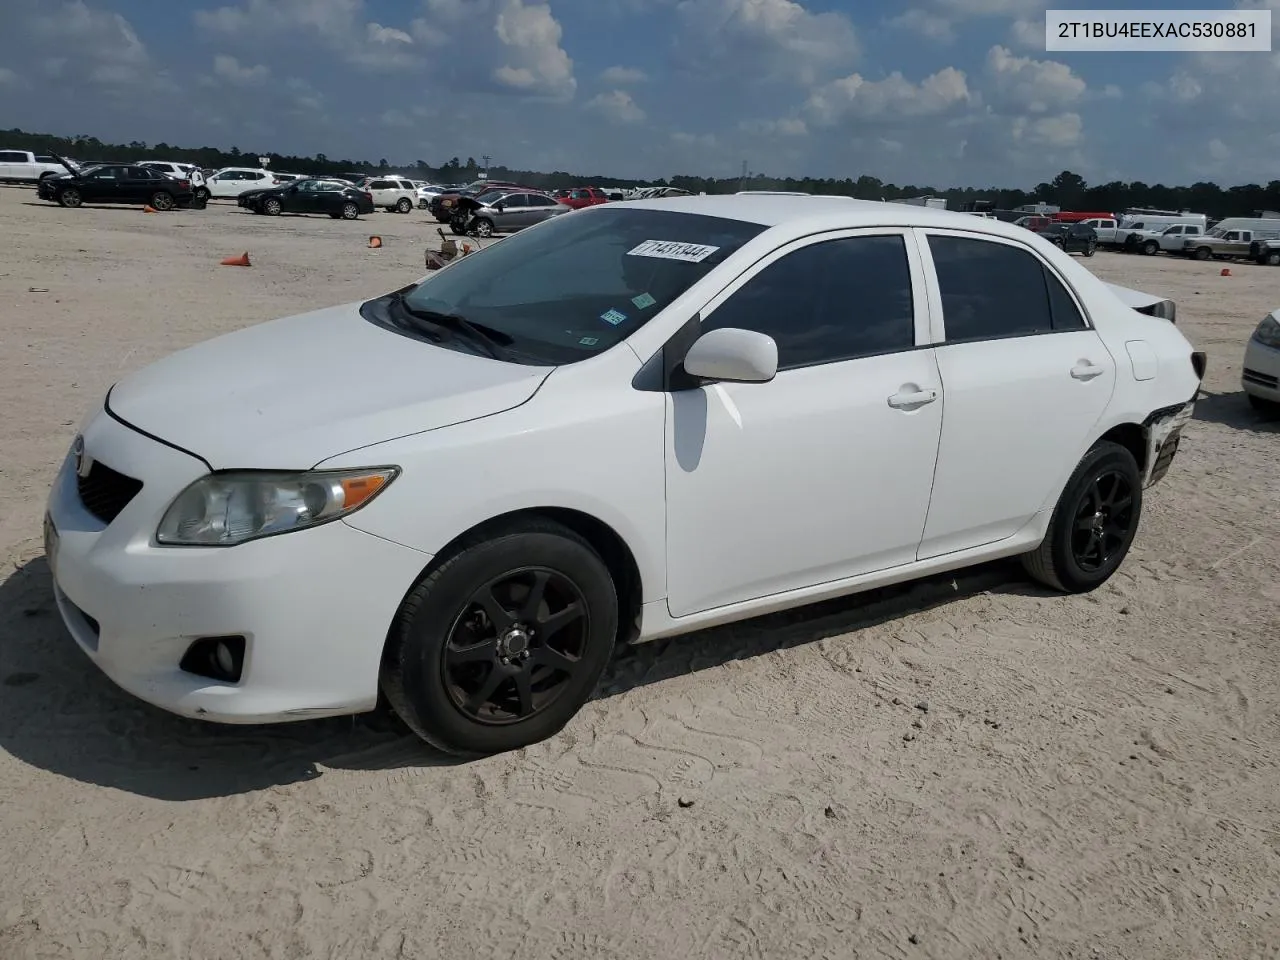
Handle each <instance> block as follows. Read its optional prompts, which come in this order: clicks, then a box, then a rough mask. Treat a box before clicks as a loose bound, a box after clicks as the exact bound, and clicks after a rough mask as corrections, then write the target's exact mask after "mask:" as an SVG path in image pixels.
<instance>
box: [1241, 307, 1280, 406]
mask: <svg viewBox="0 0 1280 960" xmlns="http://www.w3.org/2000/svg"><path fill="white" fill-rule="evenodd" d="M1240 386H1241V387H1243V388H1244V392H1245V396H1247V397H1248V398H1249V402H1250V403H1251V404H1252V405H1253V408H1254V409H1255V410H1257V411H1258V412H1259V413H1261V414H1262V415H1263V416H1265V417H1268V418H1274V417H1280V310H1272V311H1271V312H1270V313H1269V314H1267V315H1266V316H1265V317H1263V318H1262V322H1261V323H1259V324H1258V326H1257V328H1256V329H1255V330H1254V331H1253V336H1251V337H1250V338H1249V344H1248V346H1246V347H1245V348H1244V373H1243V374H1242V375H1241V377H1240Z"/></svg>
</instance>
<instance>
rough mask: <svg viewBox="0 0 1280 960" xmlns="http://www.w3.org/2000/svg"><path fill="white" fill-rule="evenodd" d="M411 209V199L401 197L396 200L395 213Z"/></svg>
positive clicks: (406, 211)
mask: <svg viewBox="0 0 1280 960" xmlns="http://www.w3.org/2000/svg"><path fill="white" fill-rule="evenodd" d="M412 209H413V201H412V200H410V199H409V198H408V197H401V198H400V199H399V200H397V201H396V213H408V212H409V211H410V210H412Z"/></svg>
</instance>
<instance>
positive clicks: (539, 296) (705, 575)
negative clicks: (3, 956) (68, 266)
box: [45, 196, 1205, 754]
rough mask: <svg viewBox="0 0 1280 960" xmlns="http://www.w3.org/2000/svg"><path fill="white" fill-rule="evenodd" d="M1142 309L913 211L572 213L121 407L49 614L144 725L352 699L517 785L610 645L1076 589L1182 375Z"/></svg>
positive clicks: (708, 200)
mask: <svg viewBox="0 0 1280 960" xmlns="http://www.w3.org/2000/svg"><path fill="white" fill-rule="evenodd" d="M1148 299H1150V300H1152V301H1153V302H1154V301H1158V300H1159V299H1160V298H1159V297H1150V298H1148ZM1142 301H1143V298H1142V296H1141V295H1140V294H1135V293H1134V292H1133V291H1129V292H1127V293H1126V297H1125V299H1121V297H1120V296H1119V295H1118V294H1117V293H1116V292H1115V291H1114V290H1113V289H1112V288H1110V287H1109V286H1108V285H1107V284H1105V283H1104V282H1103V281H1101V280H1099V279H1098V278H1096V277H1095V276H1094V275H1093V274H1092V273H1091V272H1090V271H1089V270H1088V269H1086V268H1085V267H1084V266H1083V265H1082V264H1080V263H1079V262H1078V261H1076V260H1074V259H1072V258H1071V257H1069V256H1067V255H1066V254H1065V253H1063V251H1061V250H1059V249H1057V248H1056V247H1054V246H1053V245H1052V244H1050V243H1048V242H1047V241H1045V240H1043V239H1042V238H1040V237H1038V236H1036V235H1035V234H1033V233H1030V232H1028V231H1025V230H1021V229H1018V228H1014V227H1010V226H1008V225H1005V224H1002V223H1000V222H999V221H995V220H979V219H977V218H970V217H962V216H961V215H960V214H956V213H948V212H946V211H938V210H932V209H929V208H924V207H909V206H900V205H894V206H893V207H892V208H889V207H888V205H884V204H879V203H864V202H859V201H850V200H830V199H825V198H818V197H814V198H811V199H799V198H795V197H742V196H707V197H696V198H682V199H671V200H658V201H636V202H629V203H623V204H605V205H601V206H598V207H591V208H588V209H586V210H579V211H576V212H575V213H573V214H572V215H570V216H561V217H556V218H554V219H552V220H550V221H548V222H547V223H544V224H541V225H539V226H537V227H535V228H533V229H531V230H527V231H524V232H522V233H518V234H516V235H514V236H512V237H509V238H507V239H504V240H503V241H502V242H500V243H495V244H491V245H488V246H486V247H485V248H484V249H482V250H480V251H478V252H475V253H472V254H471V255H469V256H465V257H460V258H458V259H456V260H454V261H453V262H451V263H449V264H448V265H447V266H446V267H444V268H443V269H441V270H438V271H435V272H433V273H431V274H429V275H428V276H426V277H425V278H424V279H422V280H420V281H418V282H416V283H413V284H409V285H408V286H405V287H402V288H401V289H399V290H396V291H394V292H391V293H387V294H386V295H384V296H379V297H375V298H374V299H371V300H368V301H366V302H364V303H363V304H352V305H347V306H337V307H331V308H328V309H323V310H317V311H312V312H308V313H304V314H301V315H299V316H294V317H289V318H286V319H282V320H277V321H274V322H271V323H266V324H261V325H257V326H252V327H248V328H246V329H242V330H239V331H236V332H234V333H230V334H226V335H223V336H220V337H217V338H216V339H213V340H210V341H207V342H205V343H203V344H199V345H196V346H194V347H191V348H188V349H186V350H184V351H181V352H179V353H177V354H174V355H172V356H169V357H167V358H166V359H163V360H161V361H159V362H158V363H155V364H152V365H151V366H149V367H147V368H145V369H143V370H141V371H140V372H136V373H133V374H130V375H128V376H126V377H124V378H123V379H122V380H120V381H119V382H117V383H116V384H115V385H114V386H113V387H112V388H111V389H110V390H109V391H108V393H107V395H106V398H105V400H104V401H100V402H99V404H98V406H97V409H96V411H91V413H90V415H89V417H88V418H87V419H86V421H85V426H84V427H83V432H82V433H81V434H80V435H79V436H77V437H76V439H75V441H74V442H73V443H72V445H71V449H70V450H69V452H68V454H67V456H66V458H65V460H64V461H63V463H62V465H61V467H60V468H59V470H58V472H57V476H56V479H55V480H54V483H53V487H52V490H51V492H50V496H49V500H48V509H47V514H46V520H45V544H46V546H45V552H46V554H47V556H48V557H49V566H50V569H51V572H52V584H53V588H52V589H53V594H54V597H55V598H56V601H57V607H58V610H59V612H60V615H61V618H62V620H63V622H64V623H65V624H66V626H67V629H68V630H69V632H70V633H71V635H72V637H73V638H74V639H75V641H76V643H77V644H78V645H79V646H80V648H81V649H82V650H83V651H84V653H85V655H86V656H88V657H89V658H90V659H91V660H92V661H93V662H95V663H96V664H97V665H98V666H99V667H100V668H101V669H102V670H103V671H104V672H105V673H106V674H107V675H108V676H109V677H110V678H111V679H112V680H113V681H114V682H116V683H117V684H119V685H120V686H121V687H123V688H124V689H125V690H127V691H129V692H130V693H132V694H133V695H135V696H137V697H140V698H142V699H144V700H147V701H149V702H151V703H153V704H156V705H157V706H160V707H162V708H164V709H166V710H169V711H172V712H175V713H179V714H182V715H184V716H187V717H193V718H197V719H203V720H211V721H222V722H229V723H259V722H268V721H281V720H300V719H303V718H308V719H309V718H315V717H320V716H326V715H337V714H349V713H358V712H361V711H366V710H371V709H373V708H374V707H375V705H376V704H377V703H378V693H379V688H381V689H382V690H383V691H385V693H386V697H387V700H388V702H389V703H390V704H391V705H392V707H393V708H394V709H395V710H396V711H397V712H398V713H399V714H400V716H401V717H402V718H404V720H405V721H406V722H407V723H408V724H409V725H410V726H411V727H412V728H413V729H414V730H415V731H417V733H418V734H419V735H420V736H421V737H423V738H424V739H426V740H428V741H430V742H431V743H434V744H436V745H437V746H438V747H440V748H442V749H445V750H448V751H452V752H455V753H464V754H483V753H493V752H498V751H504V750H510V749H515V748H518V747H521V746H524V745H527V744H530V743H533V742H536V741H539V740H542V739H544V738H546V737H548V736H550V735H552V734H554V733H555V732H556V731H557V730H559V729H560V728H561V727H562V726H563V725H564V724H565V723H566V722H567V721H568V720H569V718H570V717H572V716H573V714H574V713H575V712H576V711H577V710H578V709H579V708H580V707H581V706H582V705H583V703H584V702H586V700H587V699H588V698H589V697H590V696H591V694H592V691H593V690H594V688H595V687H596V683H597V681H598V679H599V677H600V675H601V673H602V671H603V670H604V669H605V666H606V664H607V663H608V662H609V659H610V655H611V653H612V651H613V649H614V647H615V645H617V644H624V643H629V642H638V641H642V640H649V639H655V638H659V637H669V636H674V635H677V634H682V633H687V632H690V631H693V630H698V629H701V628H704V627H708V626H711V625H715V624H724V623H729V622H733V621H738V620H742V619H745V618H748V617H753V616H757V615H760V614H764V613H769V612H773V611H777V610H782V609H787V608H792V607H798V606H802V605H804V604H808V603H812V602H815V601H819V600H824V599H827V598H831V597H836V596H842V595H845V594H850V593H855V592H857V591H860V590H866V589H870V588H874V587H878V586H882V585H886V584H890V583H896V582H901V581H907V580H912V579H915V578H918V577H923V576H928V575H932V574H938V573H940V572H945V571H952V570H956V569H959V568H962V567H965V566H968V565H971V564H975V563H981V562H984V561H988V560H994V559H997V558H1001V557H1012V556H1021V557H1022V558H1023V563H1024V565H1025V567H1026V570H1027V571H1028V573H1029V574H1030V575H1031V576H1032V577H1034V578H1035V579H1036V580H1038V581H1040V582H1041V583H1044V584H1046V585H1047V586H1049V587H1051V588H1053V589H1056V590H1060V591H1065V592H1067V593H1082V592H1087V591H1090V590H1093V589H1095V588H1096V587H1098V586H1100V585H1101V584H1103V583H1105V582H1107V581H1108V579H1109V578H1110V577H1111V576H1112V575H1113V574H1114V573H1115V572H1116V570H1117V568H1118V567H1119V566H1120V564H1121V563H1122V562H1123V560H1124V558H1125V555H1126V553H1127V552H1128V550H1129V547H1130V544H1131V543H1132V542H1133V538H1134V536H1135V534H1136V532H1137V530H1138V526H1139V522H1140V518H1141V516H1142V512H1143V503H1144V499H1145V498H1146V497H1147V496H1149V495H1150V489H1151V487H1152V485H1154V484H1156V483H1157V482H1158V481H1160V480H1161V479H1162V478H1163V477H1164V476H1165V474H1166V472H1167V471H1168V470H1169V468H1170V465H1171V462H1172V460H1173V457H1174V454H1175V453H1176V451H1177V449H1178V446H1179V443H1180V438H1181V431H1182V429H1183V426H1184V425H1185V424H1186V423H1187V421H1188V420H1189V419H1190V417H1191V415H1192V410H1193V404H1194V398H1195V397H1196V395H1197V393H1198V391H1199V389H1200V384H1201V379H1202V377H1203V376H1204V360H1205V356H1204V354H1203V353H1198V352H1195V351H1194V350H1193V348H1192V346H1191V344H1190V343H1188V342H1187V340H1186V339H1185V338H1184V337H1183V336H1182V334H1181V333H1180V332H1179V330H1178V328H1177V327H1176V326H1174V325H1173V324H1171V323H1168V322H1167V321H1164V320H1162V319H1159V318H1155V317H1151V316H1145V315H1142V314H1140V313H1138V312H1136V311H1135V310H1134V309H1133V305H1135V304H1137V305H1140V304H1141V302H1142ZM851 310H852V311H853V313H852V314H851V313H850V311H851ZM851 316H852V317H854V318H855V320H856V322H851V319H850V318H851ZM1049 334H1052V335H1049ZM282 361H287V362H282ZM228 371H235V381H234V388H229V384H228V379H227V373H228ZM335 385H339V386H340V387H341V389H335ZM214 409H216V410H217V412H218V416H217V417H211V416H208V412H209V411H210V410H214ZM944 409H945V417H944ZM851 451H852V452H856V455H851ZM744 478H746V479H747V480H748V481H749V482H744ZM766 545H767V546H766Z"/></svg>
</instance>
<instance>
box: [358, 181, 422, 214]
mask: <svg viewBox="0 0 1280 960" xmlns="http://www.w3.org/2000/svg"><path fill="white" fill-rule="evenodd" d="M357 189H359V190H363V191H364V192H365V193H367V194H369V196H371V197H373V205H374V206H375V207H382V208H383V209H385V210H390V211H393V212H395V213H408V212H409V211H410V210H412V209H413V208H414V207H416V206H417V205H418V188H417V187H415V186H414V185H413V181H412V180H408V179H406V178H404V177H367V178H365V180H364V181H363V182H362V183H360V184H358V185H357Z"/></svg>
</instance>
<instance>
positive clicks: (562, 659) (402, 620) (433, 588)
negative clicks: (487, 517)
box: [381, 521, 618, 755]
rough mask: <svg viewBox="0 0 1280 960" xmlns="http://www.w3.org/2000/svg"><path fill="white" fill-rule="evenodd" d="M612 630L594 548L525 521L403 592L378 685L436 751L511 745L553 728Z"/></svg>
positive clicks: (613, 594)
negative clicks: (410, 589) (407, 591)
mask: <svg viewBox="0 0 1280 960" xmlns="http://www.w3.org/2000/svg"><path fill="white" fill-rule="evenodd" d="M617 631H618V596H617V591H616V589H615V587H614V583H613V579H612V577H611V576H610V575H609V571H608V568H607V567H606V566H605V564H604V561H603V560H601V558H600V555H599V554H598V553H596V551H595V550H594V549H593V548H592V547H591V545H590V544H589V543H587V541H586V540H584V539H583V538H582V537H580V536H578V535H577V534H576V533H574V532H573V531H572V530H569V529H568V528H566V527H562V526H560V525H559V524H556V523H550V522H546V521H530V522H528V523H524V524H521V525H518V526H513V527H507V528H505V529H501V530H498V531H496V532H493V533H490V534H489V535H488V536H486V537H476V538H473V539H471V540H470V541H469V542H466V543H464V545H463V546H462V547H461V548H460V549H459V550H458V551H457V552H456V553H453V554H452V555H451V556H449V557H448V559H446V560H445V561H444V562H443V563H442V564H440V565H439V566H438V567H436V568H435V569H434V570H433V571H432V572H431V573H430V574H429V575H428V576H427V577H426V578H425V579H424V580H422V581H421V582H420V583H419V584H418V586H416V587H415V588H414V589H413V590H412V591H411V592H410V594H409V596H408V597H407V598H406V599H405V601H404V603H403V604H402V605H401V608H400V611H399V613H398V614H397V616H396V620H395V622H394V624H393V625H392V629H391V634H390V637H389V639H388V642H387V649H386V652H385V654H384V656H383V664H382V675H381V685H382V689H383V692H384V693H385V694H386V697H387V700H388V701H389V702H390V704H391V707H392V709H394V710H395V712H396V713H397V714H398V715H399V716H400V718H401V719H402V720H404V722H405V723H406V724H408V726H409V727H410V728H411V729H412V730H413V731H414V732H415V733H417V734H418V735H419V736H420V737H422V739H423V740H425V741H427V742H428V743H430V744H431V745H433V746H434V747H436V748H437V749H440V750H443V751H445V752H447V753H453V754H464V755H485V754H493V753H502V752H505V751H508V750H516V749H519V748H520V747H524V746H528V745H529V744H532V743H537V742H538V741H541V740H545V739H547V738H548V737H551V736H553V735H555V734H556V733H558V732H559V731H560V730H561V728H563V727H564V725H565V724H566V723H568V722H569V720H570V719H571V718H572V717H573V716H574V714H576V713H577V712H578V710H579V709H581V707H582V705H583V704H584V703H586V702H587V700H588V698H589V697H590V696H591V694H592V692H593V691H594V690H595V686H596V683H597V682H598V681H599V679H600V675H601V674H602V673H603V672H604V669H605V666H606V665H607V664H608V662H609V658H610V656H611V655H612V653H613V646H614V640H615V638H616V636H617Z"/></svg>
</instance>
